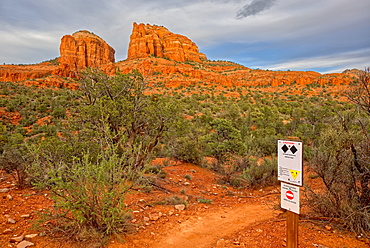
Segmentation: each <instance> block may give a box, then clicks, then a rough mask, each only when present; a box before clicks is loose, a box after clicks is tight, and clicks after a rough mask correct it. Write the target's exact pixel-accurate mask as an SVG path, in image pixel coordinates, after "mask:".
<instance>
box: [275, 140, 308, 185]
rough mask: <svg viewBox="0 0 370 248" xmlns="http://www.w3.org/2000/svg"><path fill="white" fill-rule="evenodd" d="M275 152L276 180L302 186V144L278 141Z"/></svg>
mask: <svg viewBox="0 0 370 248" xmlns="http://www.w3.org/2000/svg"><path fill="white" fill-rule="evenodd" d="M277 150H278V180H279V181H282V182H287V183H291V184H294V185H298V186H302V183H303V182H302V169H303V166H302V154H303V144H302V142H300V141H287V140H278V148H277Z"/></svg>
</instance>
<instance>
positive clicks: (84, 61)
mask: <svg viewBox="0 0 370 248" xmlns="http://www.w3.org/2000/svg"><path fill="white" fill-rule="evenodd" d="M114 53H115V51H114V49H113V48H112V47H111V46H109V45H108V44H107V43H106V42H105V41H104V40H103V39H102V38H100V37H99V36H97V35H95V34H93V33H90V32H88V31H85V30H83V31H78V32H76V33H74V34H72V35H65V36H63V37H62V39H61V44H60V58H59V67H58V69H56V70H55V71H54V72H53V74H55V75H59V76H62V77H76V76H77V72H78V71H79V70H81V69H83V68H85V67H100V66H102V65H104V64H108V63H114Z"/></svg>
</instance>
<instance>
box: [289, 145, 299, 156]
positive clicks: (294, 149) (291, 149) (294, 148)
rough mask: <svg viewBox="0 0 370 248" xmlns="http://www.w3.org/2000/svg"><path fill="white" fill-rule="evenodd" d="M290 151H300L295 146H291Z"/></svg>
mask: <svg viewBox="0 0 370 248" xmlns="http://www.w3.org/2000/svg"><path fill="white" fill-rule="evenodd" d="M290 151H291V152H292V153H293V154H294V153H296V152H297V151H298V149H297V148H296V147H295V146H292V147H291V148H290Z"/></svg>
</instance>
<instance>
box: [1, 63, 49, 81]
mask: <svg viewBox="0 0 370 248" xmlns="http://www.w3.org/2000/svg"><path fill="white" fill-rule="evenodd" d="M55 68H56V67H55V66H54V65H52V64H50V63H41V64H36V65H2V66H0V82H7V81H9V82H17V81H23V80H26V79H36V78H44V77H47V76H49V75H51V73H52V72H53V70H55Z"/></svg>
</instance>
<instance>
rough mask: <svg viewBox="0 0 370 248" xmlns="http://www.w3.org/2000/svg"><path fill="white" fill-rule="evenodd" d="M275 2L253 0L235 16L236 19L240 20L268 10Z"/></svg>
mask: <svg viewBox="0 0 370 248" xmlns="http://www.w3.org/2000/svg"><path fill="white" fill-rule="evenodd" d="M275 2H276V0H253V1H252V2H251V3H250V4H247V5H245V6H244V7H243V8H241V9H240V10H239V11H238V13H237V15H236V18H237V19H242V18H245V17H248V16H252V15H256V14H258V13H260V12H262V11H265V10H268V9H270V8H271V7H272V6H273V5H274V4H275Z"/></svg>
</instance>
